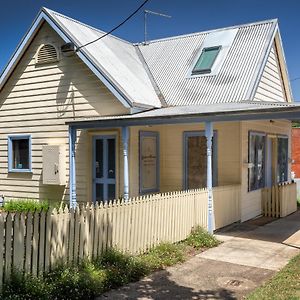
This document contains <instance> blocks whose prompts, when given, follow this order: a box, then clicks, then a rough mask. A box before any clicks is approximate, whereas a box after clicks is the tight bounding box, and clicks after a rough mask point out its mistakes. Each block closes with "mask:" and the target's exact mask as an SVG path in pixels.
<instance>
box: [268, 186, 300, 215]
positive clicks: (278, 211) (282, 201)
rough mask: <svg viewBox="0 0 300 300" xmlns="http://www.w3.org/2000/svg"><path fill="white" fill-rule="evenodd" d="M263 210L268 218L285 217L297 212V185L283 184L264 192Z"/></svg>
mask: <svg viewBox="0 0 300 300" xmlns="http://www.w3.org/2000/svg"><path fill="white" fill-rule="evenodd" d="M262 210H263V214H264V215H265V216H267V217H272V218H279V217H285V216H287V215H289V214H291V213H293V212H295V211H296V210H297V187H296V183H294V182H291V183H288V182H287V183H282V184H279V185H274V186H272V187H268V188H264V189H263V190H262Z"/></svg>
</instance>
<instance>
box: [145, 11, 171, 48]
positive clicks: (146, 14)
mask: <svg viewBox="0 0 300 300" xmlns="http://www.w3.org/2000/svg"><path fill="white" fill-rule="evenodd" d="M148 14H150V15H156V16H159V17H164V18H172V17H171V16H169V15H165V14H162V13H158V12H155V11H151V10H144V45H147V38H148V32H147V16H148Z"/></svg>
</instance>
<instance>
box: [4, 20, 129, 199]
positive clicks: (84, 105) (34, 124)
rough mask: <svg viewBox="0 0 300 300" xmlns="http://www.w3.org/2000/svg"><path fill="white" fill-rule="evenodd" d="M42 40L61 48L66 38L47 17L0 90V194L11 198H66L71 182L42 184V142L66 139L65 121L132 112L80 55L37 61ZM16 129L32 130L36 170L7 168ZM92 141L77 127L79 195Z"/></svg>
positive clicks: (83, 189) (83, 196) (83, 193)
mask: <svg viewBox="0 0 300 300" xmlns="http://www.w3.org/2000/svg"><path fill="white" fill-rule="evenodd" d="M43 43H52V44H53V45H55V46H56V47H57V48H59V47H60V46H61V45H62V44H63V40H62V39H61V38H60V37H59V36H58V35H57V34H56V33H55V32H54V31H53V30H52V29H51V28H50V26H49V25H47V24H46V23H44V25H43V26H42V27H41V29H40V30H39V32H38V34H37V35H36V37H35V38H34V40H33V41H32V43H31V45H30V46H29V48H28V49H27V51H26V52H25V54H24V56H23V57H22V59H21V61H20V62H19V64H18V65H17V67H16V69H15V70H14V73H13V74H12V76H11V77H10V79H9V80H8V82H7V83H6V85H5V86H4V88H3V89H2V90H1V92H0V101H1V107H0V194H3V195H4V196H6V197H10V198H36V199H38V198H39V199H51V200H60V199H67V198H68V196H67V194H68V188H65V187H64V186H62V187H59V186H47V185H43V184H42V147H43V145H47V144H65V145H67V143H68V127H67V126H66V125H65V122H66V121H70V120H73V119H80V118H84V117H95V116H102V115H112V114H113V115H115V114H124V113H128V110H126V109H125V108H124V107H123V106H122V105H121V103H120V102H119V101H118V100H117V99H116V98H115V97H114V96H113V95H112V94H111V92H110V91H109V90H108V89H107V88H106V87H105V86H104V85H103V84H102V83H101V82H100V81H99V80H98V78H96V76H95V75H94V74H93V73H92V72H91V71H90V70H89V69H88V68H87V67H86V65H85V64H84V63H83V62H82V61H81V60H80V59H79V58H78V57H77V56H70V57H64V56H63V55H60V60H59V61H58V62H55V63H51V64H43V65H36V64H35V55H36V51H37V49H38V47H39V46H40V45H41V44H43ZM17 133H18V134H31V136H32V173H8V163H7V154H8V153H7V136H8V135H9V134H17ZM88 141H89V136H88V135H87V133H81V132H79V138H78V145H77V149H78V151H77V155H76V159H77V192H78V200H79V201H86V200H87V199H86V195H87V189H88V187H87V183H86V181H87V178H88V175H89V174H88V173H89V170H88V169H87V168H86V166H87V164H88V163H90V153H88V151H87V150H88V149H89V148H88V146H87V145H89V143H88ZM66 156H67V157H68V146H67V147H66ZM67 161H68V159H67ZM66 167H67V169H68V163H67V166H66ZM67 174H68V172H67ZM67 182H68V180H67ZM67 187H68V183H67ZM66 196H67V197H66Z"/></svg>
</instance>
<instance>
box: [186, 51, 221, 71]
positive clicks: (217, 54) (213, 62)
mask: <svg viewBox="0 0 300 300" xmlns="http://www.w3.org/2000/svg"><path fill="white" fill-rule="evenodd" d="M214 49H216V50H218V51H217V53H216V55H215V57H214V59H213V61H212V63H211V66H210V68H207V69H200V70H195V68H196V66H197V64H198V62H199V60H200V59H201V57H202V55H204V53H205V52H207V51H210V50H214ZM221 49H222V46H221V45H219V46H211V47H205V48H203V49H202V50H201V52H200V55H199V56H198V58H197V60H196V62H195V63H194V66H193V68H192V71H191V76H197V75H201V74H210V73H211V72H212V68H213V66H214V64H215V62H216V59H217V57H218V56H219V54H220V52H221Z"/></svg>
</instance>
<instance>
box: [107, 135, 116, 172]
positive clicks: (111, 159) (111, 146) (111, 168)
mask: <svg viewBox="0 0 300 300" xmlns="http://www.w3.org/2000/svg"><path fill="white" fill-rule="evenodd" d="M107 148H108V150H107V152H108V153H107V155H108V170H107V172H108V174H107V177H108V178H115V170H116V167H115V165H116V151H115V139H108V140H107Z"/></svg>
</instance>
